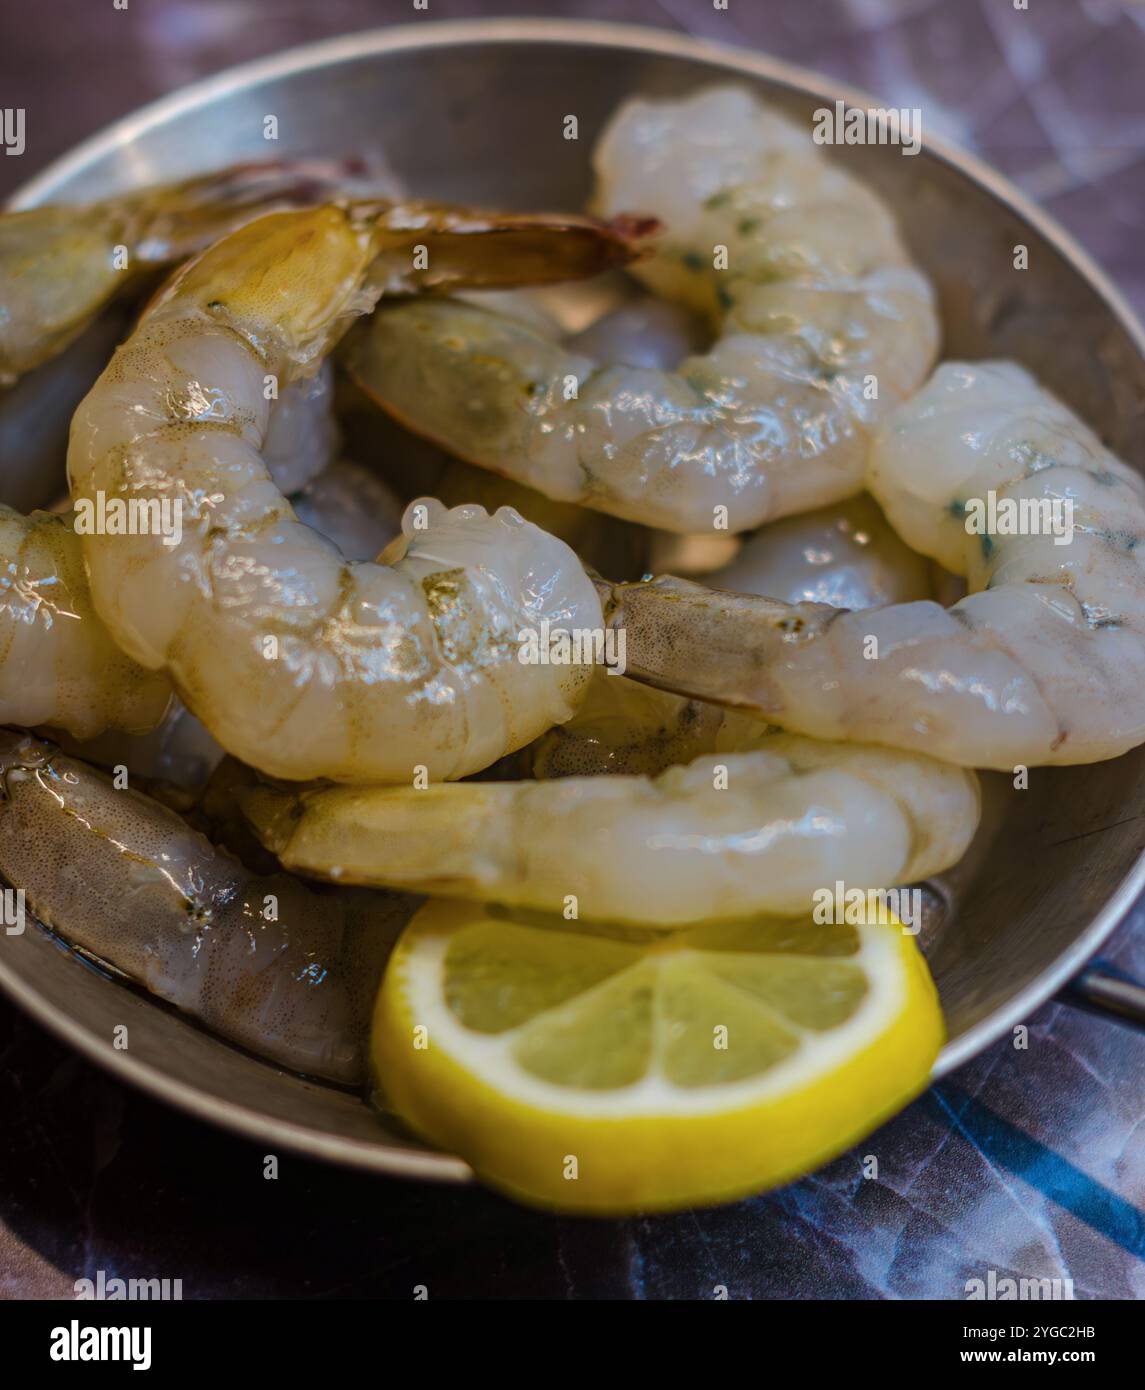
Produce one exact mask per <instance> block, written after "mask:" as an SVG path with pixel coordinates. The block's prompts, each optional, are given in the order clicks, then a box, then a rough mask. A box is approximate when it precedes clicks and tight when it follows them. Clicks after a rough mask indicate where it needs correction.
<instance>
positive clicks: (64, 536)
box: [0, 506, 171, 738]
mask: <svg viewBox="0 0 1145 1390" xmlns="http://www.w3.org/2000/svg"><path fill="white" fill-rule="evenodd" d="M170 699H171V686H170V684H169V683H168V682H167V680H166V678H165V677H164V676H163V675H162V674H161V673H159V672H156V671H148V670H146V669H145V668H144V667H142V666H140V665H139V664H138V663H137V662H135V661H132V660H131V658H130V657H129V656H126V655H125V654H124V653H123V652H121V651H120V650H119V648H118V647H117V646H116V645H115V643H114V642H113V641H112V640H111V637H110V636H109V635H108V632H107V629H106V628H105V627H104V625H103V624H102V623H101V622H100V620H99V618H98V617H97V616H96V614H95V611H94V609H93V607H92V601H91V594H90V592H89V590H88V583H87V576H86V575H85V574H84V568H83V556H82V554H81V551H80V544H79V537H78V536H77V535H76V534H75V532H74V531H73V529H72V521H71V517H70V516H67V515H56V514H54V513H49V512H33V513H32V515H31V516H21V515H20V514H19V512H14V511H12V510H11V509H10V508H8V507H4V506H0V723H5V724H25V725H34V724H50V725H53V726H56V727H58V728H61V729H66V730H67V731H68V732H69V733H71V734H74V735H75V736H76V737H77V738H91V737H93V736H94V735H95V734H98V733H101V732H102V731H103V730H104V729H108V728H113V729H125V730H132V731H141V730H144V729H150V728H151V727H152V726H153V725H155V724H157V723H158V722H159V720H160V719H161V718H162V716H163V712H164V710H165V709H166V708H167V705H168V703H169V701H170Z"/></svg>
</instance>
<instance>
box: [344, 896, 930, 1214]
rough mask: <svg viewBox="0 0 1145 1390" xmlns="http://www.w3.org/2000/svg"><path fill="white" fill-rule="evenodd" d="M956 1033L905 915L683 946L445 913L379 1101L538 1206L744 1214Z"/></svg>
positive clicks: (386, 1005)
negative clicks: (738, 1210)
mask: <svg viewBox="0 0 1145 1390" xmlns="http://www.w3.org/2000/svg"><path fill="white" fill-rule="evenodd" d="M942 1038H943V1026H942V1015H941V1012H940V1010H939V1007H938V999H937V996H936V993H935V989H934V985H933V983H932V981H931V978H930V975H929V972H928V971H927V968H926V963H925V962H924V960H923V958H922V955H921V954H920V953H919V951H918V949H917V947H916V946H915V944H914V941H913V939H912V938H911V937H910V936H908V935H906V934H905V933H904V932H903V931H902V929H901V927H900V926H899V925H898V924H897V923H896V922H891V923H889V924H883V925H879V924H874V925H865V926H844V925H839V926H816V925H813V924H812V923H811V922H810V921H807V920H796V921H789V920H779V919H775V918H765V919H758V920H754V921H744V922H733V923H719V924H712V925H706V926H698V927H692V928H689V929H687V930H681V931H676V932H672V933H670V934H665V933H663V932H659V933H656V932H642V931H640V930H637V929H631V928H622V927H614V928H610V927H602V926H599V925H593V926H590V925H588V924H585V923H579V922H565V921H563V920H562V919H560V918H553V917H547V916H541V915H531V914H528V913H523V912H520V911H516V912H509V911H508V910H502V909H497V908H492V907H483V906H481V905H479V904H474V903H466V902H451V901H445V900H438V901H431V902H429V903H427V904H426V905H425V906H424V907H423V908H422V909H421V910H420V912H419V913H418V914H417V916H416V917H415V918H414V919H413V921H412V922H411V923H410V925H409V926H408V927H407V929H406V931H405V932H404V934H403V935H402V937H401V940H400V941H399V943H398V946H397V949H396V950H395V952H394V954H393V956H392V957H391V959H390V963H389V965H388V967H387V971H386V976H385V980H384V982H383V985H382V989H381V992H380V994H379V996H378V1003H377V1007H376V1010H375V1014H374V1025H373V1037H372V1043H371V1052H372V1061H373V1067H374V1075H375V1080H376V1082H377V1085H378V1089H379V1092H380V1093H381V1096H382V1097H384V1099H385V1101H386V1102H388V1103H390V1104H392V1105H393V1107H394V1108H396V1109H397V1111H398V1112H399V1113H400V1114H401V1115H402V1116H403V1117H404V1118H405V1119H406V1120H407V1122H408V1123H409V1124H410V1125H411V1126H412V1127H413V1128H414V1129H415V1130H416V1131H417V1132H419V1133H420V1134H421V1135H423V1136H424V1137H425V1138H427V1139H428V1140H430V1141H431V1142H432V1143H435V1144H437V1145H440V1146H441V1147H443V1148H446V1149H449V1150H452V1151H453V1152H455V1153H459V1154H461V1155H462V1156H463V1157H464V1158H465V1159H466V1160H467V1161H468V1162H469V1163H470V1164H471V1165H472V1166H473V1168H474V1169H475V1171H476V1172H477V1173H478V1174H479V1175H480V1176H481V1177H482V1178H483V1179H485V1180H486V1181H487V1182H489V1183H490V1184H492V1185H494V1186H496V1187H499V1188H501V1189H503V1190H504V1191H506V1192H509V1193H510V1194H512V1195H513V1196H515V1197H517V1198H520V1199H522V1200H524V1201H527V1202H533V1203H538V1204H543V1205H546V1206H550V1207H555V1208H559V1209H562V1210H567V1211H583V1212H595V1213H599V1214H611V1215H621V1214H625V1213H630V1212H637V1211H662V1210H667V1209H671V1208H676V1207H688V1206H696V1205H701V1204H704V1203H711V1202H719V1201H728V1200H731V1199H733V1198H736V1197H741V1196H744V1195H746V1194H748V1193H752V1192H757V1191H760V1190H761V1189H763V1188H766V1187H771V1186H774V1185H775V1184H777V1183H782V1182H785V1181H787V1180H789V1179H791V1178H794V1177H796V1176H798V1175H799V1174H801V1173H805V1172H807V1171H808V1170H809V1169H811V1168H814V1167H815V1166H817V1165H818V1164H820V1163H822V1162H823V1161H824V1160H826V1159H828V1158H830V1157H833V1156H834V1155H835V1154H837V1153H839V1152H840V1151H842V1150H843V1149H845V1148H847V1147H848V1146H849V1145H850V1144H852V1143H853V1142H854V1141H855V1140H857V1139H858V1138H860V1137H861V1136H862V1135H864V1134H866V1133H867V1132H868V1131H869V1130H871V1129H873V1128H874V1127H875V1126H876V1125H877V1124H878V1123H879V1122H880V1121H881V1120H883V1119H885V1118H886V1117H887V1116H889V1115H890V1114H891V1113H892V1112H893V1111H895V1110H896V1109H898V1108H899V1107H901V1106H902V1105H904V1104H905V1103H906V1101H908V1100H909V1099H910V1098H911V1097H912V1096H914V1095H915V1094H917V1093H918V1092H919V1091H920V1090H921V1089H922V1088H923V1087H924V1086H925V1084H926V1080H927V1076H928V1074H929V1071H930V1067H931V1064H932V1062H933V1061H934V1058H935V1056H936V1054H937V1052H938V1049H939V1046H940V1045H941V1042H942Z"/></svg>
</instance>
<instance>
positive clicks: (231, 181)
mask: <svg viewBox="0 0 1145 1390" xmlns="http://www.w3.org/2000/svg"><path fill="white" fill-rule="evenodd" d="M360 172H361V170H360V169H359V167H358V166H357V165H355V164H350V163H345V164H336V163H323V162H319V161H315V160H295V161H290V160H284V161H277V162H267V163H261V164H236V165H233V166H232V167H231V168H228V169H219V170H217V171H215V172H214V173H210V174H202V175H199V176H198V177H196V178H191V179H185V180H183V181H182V182H180V183H171V184H161V185H158V186H156V187H153V188H146V189H143V190H142V191H141V192H136V193H124V194H120V195H119V196H117V197H115V198H108V199H105V200H104V201H102V202H98V203H90V204H88V205H87V206H85V207H62V206H60V207H56V206H52V207H40V208H32V209H31V210H30V211H27V212H6V213H0V386H10V385H11V384H12V383H13V382H14V381H16V379H17V378H18V377H20V376H22V375H23V374H24V372H26V371H29V370H30V369H31V368H33V367H37V366H39V365H40V364H41V363H42V362H46V361H48V359H49V358H51V357H54V356H55V355H56V354H57V353H59V352H62V351H63V349H64V348H66V347H67V346H68V344H69V343H70V342H71V341H72V340H73V339H74V338H76V337H78V336H79V334H80V333H81V332H82V331H83V329H84V328H85V327H86V326H87V324H89V323H90V322H91V320H92V319H93V318H94V317H95V316H96V314H97V313H99V311H100V309H102V308H103V306H104V305H105V304H106V303H107V302H108V300H110V299H111V298H112V297H113V296H114V295H116V294H117V293H118V292H119V291H120V290H122V289H123V288H125V287H126V285H127V284H128V283H129V282H130V281H133V280H135V279H136V278H137V277H138V276H139V275H140V274H142V273H146V272H149V271H154V270H155V269H157V268H158V267H161V266H164V265H172V264H174V263H176V262H178V261H181V260H186V258H187V257H188V256H192V255H194V254H195V253H196V252H197V251H201V250H202V249H203V248H204V247H206V246H209V245H210V244H211V242H213V241H217V240H218V238H219V237H221V236H223V235H224V234H225V233H227V232H228V231H231V230H233V229H234V228H235V227H237V226H240V225H241V224H242V223H243V222H248V221H250V219H251V218H252V217H257V216H259V215H260V214H261V213H264V212H269V211H271V210H272V209H274V208H283V207H297V206H299V205H304V204H307V203H313V202H315V201H318V200H321V199H323V198H328V197H330V196H331V195H332V193H333V192H334V191H335V190H336V189H337V188H338V187H339V186H340V185H342V184H344V183H345V182H346V180H347V178H348V177H350V176H351V175H353V174H354V173H360Z"/></svg>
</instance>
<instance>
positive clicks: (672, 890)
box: [240, 726, 978, 927]
mask: <svg viewBox="0 0 1145 1390" xmlns="http://www.w3.org/2000/svg"><path fill="white" fill-rule="evenodd" d="M729 742H731V743H733V745H734V743H735V740H734V739H732V740H729ZM741 746H746V747H747V749H748V750H749V751H742V752H741V751H721V752H720V753H718V754H717V755H716V756H714V757H713V756H703V757H699V758H696V759H694V760H693V761H692V762H690V763H689V764H688V765H687V766H685V767H671V768H669V769H668V770H667V771H666V772H663V773H661V774H660V775H659V776H657V777H655V778H651V777H629V776H615V777H568V778H564V779H562V780H560V781H550V782H530V781H521V782H467V783H449V784H443V785H439V786H430V787H428V788H426V789H425V790H421V791H418V790H415V789H413V788H411V787H331V788H326V789H318V790H314V791H304V792H301V793H294V792H289V791H280V790H277V789H274V788H271V787H259V788H254V789H252V790H250V791H248V792H247V793H245V795H243V796H242V797H241V798H240V805H241V806H242V808H243V810H244V812H245V814H246V815H247V817H248V818H249V820H250V821H251V823H252V825H253V826H254V829H255V831H256V833H257V834H258V836H259V838H260V839H261V840H262V841H263V843H264V844H265V845H267V847H268V848H270V849H272V850H273V851H274V852H275V853H276V854H277V855H278V856H279V857H280V859H281V860H282V862H283V864H284V865H285V866H286V867H288V868H290V869H293V870H295V871H296V872H299V873H303V874H308V875H314V876H317V877H320V878H328V879H330V880H332V881H335V882H339V883H361V884H371V885H386V886H389V887H400V888H407V889H411V890H414V891H417V892H428V893H434V894H441V895H443V896H447V897H463V898H471V899H475V900H477V901H482V902H499V903H504V904H507V905H510V906H516V907H527V908H535V909H540V910H544V911H556V912H563V911H567V910H568V909H569V906H570V901H572V900H575V904H576V914H577V915H579V916H583V917H585V918H589V919H595V920H601V921H617V922H631V923H647V924H651V925H656V926H664V927H668V926H677V925H679V924H682V923H686V922H695V921H700V920H706V921H712V920H720V919H725V918H736V917H744V916H749V915H751V914H755V913H779V914H787V913H792V914H794V913H800V912H807V911H808V910H809V909H810V906H811V905H812V902H813V894H814V893H815V892H816V890H818V889H821V888H822V887H824V886H825V885H827V886H829V885H833V884H834V883H835V882H836V881H837V880H843V881H844V882H849V883H852V884H862V885H864V886H870V887H879V888H883V887H889V886H890V885H892V884H896V883H902V882H906V881H909V880H911V879H917V878H922V877H924V876H926V875H928V874H932V873H937V872H938V871H939V870H941V869H943V868H945V867H948V866H949V865H951V864H954V863H956V862H957V861H958V860H959V859H960V858H961V857H962V855H963V853H964V852H965V850H966V847H967V845H968V844H969V843H970V840H971V838H972V836H973V834H974V830H975V828H976V826H977V823H978V789H977V781H976V779H975V777H974V775H973V773H969V772H966V771H964V770H963V769H961V768H952V767H946V766H944V765H943V764H941V763H938V762H934V761H932V760H931V759H929V758H923V757H919V756H917V755H913V754H905V753H889V752H888V751H887V750H885V749H881V748H867V747H860V746H855V745H844V744H826V743H819V742H817V741H815V740H813V739H805V738H797V737H793V736H791V735H789V734H778V733H769V732H768V731H767V730H765V729H762V728H760V727H759V726H756V727H755V729H754V730H753V732H752V733H751V735H750V736H749V737H748V738H747V739H744V740H743V743H742V745H741Z"/></svg>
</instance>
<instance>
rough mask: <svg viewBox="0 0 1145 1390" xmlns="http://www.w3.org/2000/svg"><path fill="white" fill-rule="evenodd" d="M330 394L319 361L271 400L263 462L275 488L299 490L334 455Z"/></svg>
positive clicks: (327, 373) (329, 376) (328, 374)
mask: <svg viewBox="0 0 1145 1390" xmlns="http://www.w3.org/2000/svg"><path fill="white" fill-rule="evenodd" d="M333 395H334V384H333V372H332V370H331V368H330V364H329V363H328V362H323V363H322V365H321V367H320V368H319V369H318V371H317V372H316V373H315V374H314V375H313V376H311V377H302V378H300V379H299V380H297V381H291V382H288V383H287V385H286V387H285V388H284V390H283V392H282V394H281V396H279V398H278V399H277V400H276V401H272V402H271V403H270V410H269V412H268V414H267V423H266V438H265V439H264V440H263V444H262V461H263V463H265V464H266V471H267V472H268V473H269V474H270V478H271V481H272V482H273V483H274V485H275V487H276V488H278V490H279V492H285V493H286V494H287V496H289V495H290V494H291V493H295V492H300V491H301V490H302V489H303V488H304V487H306V485H307V484H308V483H312V482H313V481H314V480H315V479H316V478H317V477H318V476H319V474H320V473H322V472H323V471H324V470H325V469H327V468H329V467H330V465H331V464H332V463H333V462H334V460H335V458H336V457H337V453H338V446H339V443H340V440H339V434H338V425H337V422H336V421H335V419H334V410H333ZM375 553H376V552H375Z"/></svg>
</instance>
